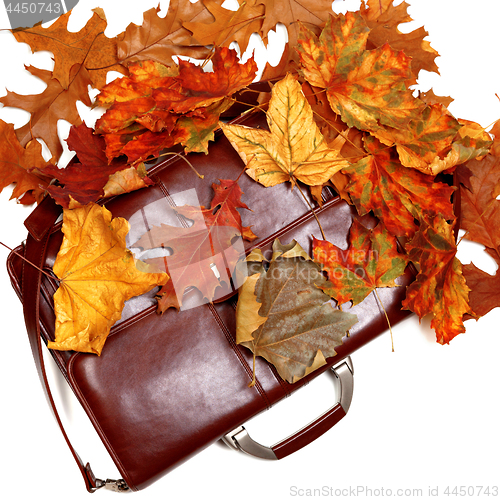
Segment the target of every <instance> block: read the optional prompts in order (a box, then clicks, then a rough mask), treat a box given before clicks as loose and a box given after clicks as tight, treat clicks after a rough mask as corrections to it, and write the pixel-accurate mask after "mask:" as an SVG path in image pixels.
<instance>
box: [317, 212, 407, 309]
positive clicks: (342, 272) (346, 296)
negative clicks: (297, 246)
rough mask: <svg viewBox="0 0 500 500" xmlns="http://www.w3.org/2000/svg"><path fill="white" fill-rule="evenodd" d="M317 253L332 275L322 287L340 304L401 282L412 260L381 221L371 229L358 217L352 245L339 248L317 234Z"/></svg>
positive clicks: (355, 300)
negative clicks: (409, 259)
mask: <svg viewBox="0 0 500 500" xmlns="http://www.w3.org/2000/svg"><path fill="white" fill-rule="evenodd" d="M313 257H314V260H315V261H316V262H318V263H319V264H320V265H321V266H322V269H323V270H324V271H326V273H327V275H328V281H327V282H326V283H325V284H323V285H321V287H320V288H321V289H322V290H323V291H324V292H325V293H327V294H328V295H330V296H331V297H333V298H334V299H335V300H336V301H337V302H338V303H339V304H344V303H346V302H349V301H352V304H353V305H356V304H359V303H360V302H362V301H363V300H364V299H365V298H366V297H367V296H368V295H369V294H370V293H371V292H373V291H374V290H375V289H376V288H381V287H394V286H397V284H396V281H395V280H396V279H397V278H398V277H399V276H401V275H402V274H403V273H404V271H405V268H406V265H407V263H408V261H407V258H406V256H405V255H404V254H401V253H398V251H397V241H396V238H394V237H393V236H391V235H390V234H389V233H388V232H387V229H386V228H385V227H384V225H383V224H382V223H381V222H379V223H378V224H377V226H376V227H375V228H374V229H368V228H366V227H365V226H363V224H361V222H359V221H358V220H357V219H354V220H353V223H352V225H351V229H350V231H349V247H348V248H347V249H346V250H342V249H341V248H338V247H337V246H335V245H334V244H333V243H330V242H329V241H326V240H318V239H316V238H315V237H314V236H313Z"/></svg>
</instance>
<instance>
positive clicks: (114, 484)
mask: <svg viewBox="0 0 500 500" xmlns="http://www.w3.org/2000/svg"><path fill="white" fill-rule="evenodd" d="M101 488H104V489H105V490H110V491H114V492H115V493H127V492H129V491H130V488H129V487H128V485H127V483H126V482H125V481H124V480H123V479H106V480H105V481H103V480H102V479H96V480H95V488H93V491H92V492H94V491H97V490H100V489H101Z"/></svg>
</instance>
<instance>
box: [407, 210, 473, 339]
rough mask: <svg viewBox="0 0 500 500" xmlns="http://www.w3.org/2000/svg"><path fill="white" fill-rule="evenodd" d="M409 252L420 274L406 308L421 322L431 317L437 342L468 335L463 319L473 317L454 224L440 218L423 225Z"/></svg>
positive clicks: (422, 223) (411, 242) (412, 288)
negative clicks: (466, 315)
mask: <svg viewBox="0 0 500 500" xmlns="http://www.w3.org/2000/svg"><path fill="white" fill-rule="evenodd" d="M406 250H407V251H408V257H409V259H410V260H411V261H412V262H414V263H415V264H416V265H417V268H418V269H419V273H418V275H417V278H416V280H415V281H414V282H413V283H412V284H411V285H410V286H409V287H408V289H407V292H406V299H405V300H404V301H403V307H404V308H405V309H409V310H410V311H413V312H415V313H416V314H417V315H418V317H419V318H420V319H422V318H423V317H424V316H426V315H428V314H430V315H431V316H432V321H431V327H432V328H434V330H435V332H436V339H437V341H438V342H439V343H440V344H448V343H449V342H450V341H451V340H452V339H453V338H454V337H456V336H457V335H459V334H460V333H464V332H465V327H464V324H463V321H462V318H463V316H464V315H465V314H471V315H473V311H472V309H471V307H470V305H469V288H468V286H467V284H466V282H465V278H464V276H463V275H462V264H461V263H460V261H459V260H458V259H457V258H456V253H457V246H456V243H455V235H454V231H453V224H448V222H447V221H446V220H445V219H443V217H441V216H439V215H438V216H436V217H434V218H432V219H429V220H425V221H421V222H420V228H419V230H418V231H417V233H416V234H415V236H414V237H413V239H412V240H411V241H410V242H409V243H408V244H407V245H406Z"/></svg>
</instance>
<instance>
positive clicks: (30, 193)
mask: <svg viewBox="0 0 500 500" xmlns="http://www.w3.org/2000/svg"><path fill="white" fill-rule="evenodd" d="M49 166H50V164H49V163H48V162H46V161H45V160H44V159H43V156H42V145H41V144H40V143H39V142H38V141H31V142H29V143H28V145H27V146H26V148H23V147H22V146H21V144H19V141H18V139H17V136H16V133H15V131H14V125H12V124H10V123H6V122H4V121H3V120H0V192H1V191H2V190H3V189H4V188H5V187H7V186H9V185H10V184H15V186H14V190H13V191H12V195H11V199H14V198H17V199H18V200H20V202H21V203H23V204H26V205H29V204H31V203H33V202H34V201H37V202H39V201H41V199H42V198H43V195H44V192H45V189H46V188H47V186H48V184H49V182H50V179H51V177H50V175H49V174H45V173H44V170H45V169H46V168H48V167H49ZM33 167H36V168H37V172H36V173H34V172H31V169H32V168H33Z"/></svg>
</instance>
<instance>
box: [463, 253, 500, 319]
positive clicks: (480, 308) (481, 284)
mask: <svg viewBox="0 0 500 500" xmlns="http://www.w3.org/2000/svg"><path fill="white" fill-rule="evenodd" d="M486 253H488V254H489V255H490V256H491V257H492V258H493V259H494V260H495V261H496V263H497V265H498V266H499V268H500V257H499V250H498V249H496V250H493V249H492V248H488V249H486ZM463 274H464V277H465V281H466V282H467V286H468V287H469V288H470V294H469V300H470V305H471V308H472V310H473V311H474V314H475V315H476V316H478V317H481V316H484V315H485V314H487V313H489V312H490V311H491V310H492V309H494V308H495V307H500V271H498V270H497V272H496V274H495V275H493V276H492V275H491V274H488V273H486V272H485V271H483V270H481V269H479V268H477V267H476V266H475V265H474V264H467V265H465V266H464V267H463Z"/></svg>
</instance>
